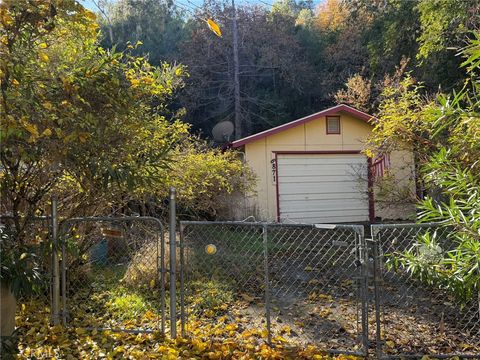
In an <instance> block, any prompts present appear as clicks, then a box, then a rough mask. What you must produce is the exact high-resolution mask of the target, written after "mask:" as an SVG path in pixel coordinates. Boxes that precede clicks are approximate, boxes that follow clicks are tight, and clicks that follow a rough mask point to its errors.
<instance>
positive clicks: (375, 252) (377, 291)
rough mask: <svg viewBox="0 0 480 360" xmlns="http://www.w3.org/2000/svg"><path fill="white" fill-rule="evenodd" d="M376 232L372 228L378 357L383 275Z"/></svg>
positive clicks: (379, 353) (380, 348) (378, 353)
mask: <svg viewBox="0 0 480 360" xmlns="http://www.w3.org/2000/svg"><path fill="white" fill-rule="evenodd" d="M375 237H376V234H375V231H374V229H373V228H372V240H373V292H374V299H375V300H374V301H375V326H376V331H375V340H376V347H375V351H376V354H377V358H378V359H380V358H381V357H382V324H381V319H380V316H381V312H380V289H379V287H380V280H381V277H382V273H381V271H382V270H381V267H380V261H381V259H380V256H381V252H380V241H379V239H376V238H375Z"/></svg>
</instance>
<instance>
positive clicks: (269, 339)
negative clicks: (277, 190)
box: [263, 224, 272, 345]
mask: <svg viewBox="0 0 480 360" xmlns="http://www.w3.org/2000/svg"><path fill="white" fill-rule="evenodd" d="M267 229H268V226H267V225H266V224H264V225H263V256H264V265H265V317H266V321H267V342H268V344H269V345H271V344H272V332H271V325H270V281H269V277H268V230H267Z"/></svg>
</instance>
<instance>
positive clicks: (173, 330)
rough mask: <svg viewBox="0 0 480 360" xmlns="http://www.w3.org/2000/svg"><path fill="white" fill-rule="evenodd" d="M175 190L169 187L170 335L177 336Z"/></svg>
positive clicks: (173, 337)
mask: <svg viewBox="0 0 480 360" xmlns="http://www.w3.org/2000/svg"><path fill="white" fill-rule="evenodd" d="M175 200H176V190H175V188H174V187H171V188H170V224H169V229H170V337H171V338H172V339H175V338H176V337H177V309H176V302H177V299H176V293H175V291H176V289H175V285H176V284H175V283H176V279H175V262H176V260H177V259H176V258H177V256H176V246H175V245H176V243H175V242H176V231H175V230H176V229H175V227H176V217H177V216H176V204H175Z"/></svg>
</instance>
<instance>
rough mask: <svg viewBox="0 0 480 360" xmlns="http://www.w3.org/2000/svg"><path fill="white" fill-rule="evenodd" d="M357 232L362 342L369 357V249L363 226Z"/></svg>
mask: <svg viewBox="0 0 480 360" xmlns="http://www.w3.org/2000/svg"><path fill="white" fill-rule="evenodd" d="M358 230H359V231H357V236H358V238H359V250H360V254H359V257H360V259H359V260H360V266H361V280H360V294H361V295H360V297H361V303H362V307H361V309H362V315H361V316H362V338H363V339H362V342H363V349H364V352H365V356H368V348H369V341H368V271H369V269H368V247H367V242H366V240H365V231H364V228H363V226H362V227H360V228H359V229H358Z"/></svg>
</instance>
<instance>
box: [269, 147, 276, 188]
mask: <svg viewBox="0 0 480 360" xmlns="http://www.w3.org/2000/svg"><path fill="white" fill-rule="evenodd" d="M272 156H275V155H274V154H272ZM270 164H271V166H272V184H274V185H275V184H276V183H277V160H276V159H275V158H274V157H273V158H272V160H270Z"/></svg>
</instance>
